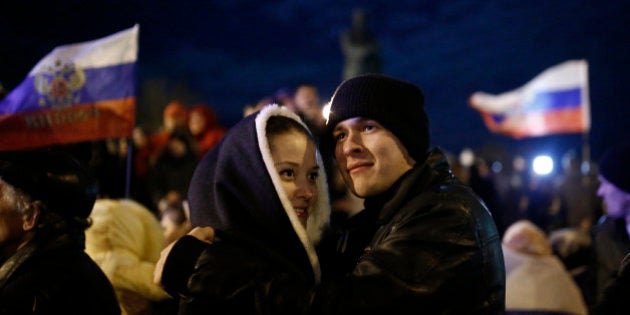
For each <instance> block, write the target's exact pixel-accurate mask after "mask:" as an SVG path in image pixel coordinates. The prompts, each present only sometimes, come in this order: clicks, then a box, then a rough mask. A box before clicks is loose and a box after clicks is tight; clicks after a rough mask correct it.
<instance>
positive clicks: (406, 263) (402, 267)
mask: <svg viewBox="0 0 630 315" xmlns="http://www.w3.org/2000/svg"><path fill="white" fill-rule="evenodd" d="M327 127H328V129H327V134H326V137H327V138H325V139H324V140H325V141H324V142H323V145H324V149H328V150H331V151H332V152H333V153H334V156H335V159H336V162H337V166H338V167H339V169H340V172H341V173H342V176H343V178H344V181H345V182H346V185H347V186H348V187H349V188H350V190H351V191H352V192H353V193H354V194H356V195H357V196H359V197H361V198H365V204H364V206H365V209H364V210H363V211H361V212H359V213H358V214H357V215H355V216H352V217H350V218H349V220H348V222H345V223H344V224H343V226H344V229H343V230H342V231H341V232H340V233H339V232H338V233H337V236H338V238H337V239H336V241H335V242H332V243H333V244H336V245H339V246H335V249H334V250H332V251H331V250H330V249H328V250H327V249H326V248H323V249H322V251H321V253H322V260H323V262H322V266H323V267H322V268H323V269H322V273H323V275H324V276H326V275H328V276H329V278H328V280H329V281H326V279H325V280H324V281H323V282H322V283H323V285H322V288H320V289H319V290H318V291H317V293H316V296H315V305H316V306H317V307H319V308H321V310H322V313H325V314H337V313H339V314H341V313H346V314H354V313H356V314H359V312H361V313H370V314H372V313H396V314H400V313H427V314H438V313H439V314H499V313H502V312H503V310H504V307H505V305H504V301H505V270H504V269H505V268H504V264H503V256H502V250H501V240H500V236H499V234H498V233H497V229H496V226H495V224H494V221H493V219H492V217H491V215H490V213H489V211H488V209H487V208H486V206H485V205H484V203H483V201H481V200H480V199H479V198H478V197H477V196H476V195H475V194H474V193H473V192H472V190H471V189H470V188H468V187H466V186H465V185H463V184H461V183H460V182H459V181H458V179H457V178H455V177H454V176H453V173H452V171H451V169H450V166H449V164H448V162H447V160H446V157H445V155H444V153H442V152H441V151H440V150H439V149H432V150H430V149H429V142H430V137H429V124H428V118H427V115H426V113H425V111H424V96H423V94H422V91H421V90H420V89H419V88H418V87H417V86H415V85H413V84H411V83H409V82H405V81H402V80H399V79H395V78H392V77H388V76H384V75H374V74H369V75H363V76H359V77H355V78H352V79H349V80H346V81H344V82H343V83H342V84H341V85H340V86H339V87H338V88H337V90H336V92H335V94H334V95H333V97H332V101H331V108H330V116H329V120H328V123H327Z"/></svg>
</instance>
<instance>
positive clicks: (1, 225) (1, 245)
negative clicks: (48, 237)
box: [0, 181, 27, 260]
mask: <svg viewBox="0 0 630 315" xmlns="http://www.w3.org/2000/svg"><path fill="white" fill-rule="evenodd" d="M9 193H13V189H10V188H9V187H8V186H7V185H6V184H5V183H3V182H2V181H0V260H1V258H2V256H4V257H5V258H6V257H9V256H11V255H13V254H14V253H15V251H16V250H17V248H18V247H19V246H20V244H21V243H22V242H23V240H24V237H25V235H26V233H27V232H26V231H25V230H24V228H23V226H24V219H23V218H24V216H23V215H22V214H20V212H19V211H18V210H17V209H16V205H15V204H13V203H12V202H10V201H11V200H13V198H11V197H8V196H6V194H9Z"/></svg>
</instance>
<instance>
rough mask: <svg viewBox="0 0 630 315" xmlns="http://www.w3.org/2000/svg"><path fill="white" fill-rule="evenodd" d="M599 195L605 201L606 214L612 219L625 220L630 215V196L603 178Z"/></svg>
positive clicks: (598, 191) (601, 178)
mask: <svg viewBox="0 0 630 315" xmlns="http://www.w3.org/2000/svg"><path fill="white" fill-rule="evenodd" d="M599 181H600V184H599V188H598V189H597V195H598V196H599V197H601V198H602V199H603V200H604V206H605V208H606V214H607V215H608V216H609V217H611V218H615V219H618V218H625V217H627V216H629V215H630V194H629V193H627V192H625V191H623V190H621V189H619V188H617V186H615V185H613V184H612V183H611V182H609V181H608V180H606V178H604V177H603V176H601V175H600V176H599Z"/></svg>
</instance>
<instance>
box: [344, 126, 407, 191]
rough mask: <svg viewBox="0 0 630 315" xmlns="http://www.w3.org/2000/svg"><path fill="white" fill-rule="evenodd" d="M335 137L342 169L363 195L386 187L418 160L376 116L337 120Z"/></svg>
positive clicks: (349, 182)
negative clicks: (411, 155) (374, 118)
mask: <svg viewBox="0 0 630 315" xmlns="http://www.w3.org/2000/svg"><path fill="white" fill-rule="evenodd" d="M333 137H334V139H335V140H334V141H335V158H336V160H337V163H338V166H339V171H340V172H341V175H342V176H343V179H344V181H345V182H346V185H347V186H348V187H349V188H350V190H351V191H352V192H353V193H354V194H355V195H357V196H359V197H362V198H365V197H370V196H374V195H378V194H380V193H382V192H384V191H386V190H387V189H389V188H390V187H391V185H392V184H393V183H394V182H396V180H398V178H400V176H402V175H403V174H404V173H405V172H407V171H408V170H410V169H411V168H412V167H413V165H414V164H415V161H414V160H413V159H412V158H411V157H410V156H409V153H408V152H407V150H406V149H405V148H404V146H403V145H402V144H401V143H400V140H398V138H397V137H396V136H394V134H393V133H391V131H389V130H387V129H386V128H385V127H383V126H382V125H381V124H379V123H378V122H377V121H375V120H371V119H365V118H361V117H355V118H350V119H346V120H344V121H342V122H340V123H338V124H337V126H336V127H335V129H334V131H333Z"/></svg>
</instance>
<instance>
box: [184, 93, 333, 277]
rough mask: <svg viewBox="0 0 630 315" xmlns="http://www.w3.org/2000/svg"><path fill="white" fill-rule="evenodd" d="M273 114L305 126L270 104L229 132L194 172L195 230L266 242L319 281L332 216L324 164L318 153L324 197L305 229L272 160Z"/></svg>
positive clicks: (192, 208) (191, 193)
mask: <svg viewBox="0 0 630 315" xmlns="http://www.w3.org/2000/svg"><path fill="white" fill-rule="evenodd" d="M272 116H284V117H288V118H290V119H293V120H295V121H298V122H299V123H300V124H301V125H303V126H304V128H306V125H304V123H303V122H302V121H301V120H300V118H299V117H298V116H297V115H296V114H294V113H293V112H291V111H289V110H287V109H286V108H284V107H279V106H277V105H269V106H266V107H264V108H263V109H262V110H261V111H259V112H258V113H255V114H252V115H250V116H247V117H245V118H243V119H242V120H241V121H240V122H239V123H238V124H236V125H235V126H233V127H232V128H230V130H229V131H228V132H227V134H226V135H225V136H224V138H223V139H222V140H221V142H219V143H218V144H217V145H216V146H215V147H214V148H213V149H212V150H211V151H210V152H209V153H208V154H207V155H206V156H204V158H203V159H202V160H201V161H200V162H199V165H198V166H197V169H196V170H195V173H194V175H193V178H192V180H191V183H190V187H189V192H188V201H189V205H190V217H191V223H192V225H193V227H196V226H212V227H213V228H215V229H216V230H217V231H218V232H219V233H217V234H218V235H220V234H221V233H226V234H229V235H232V236H236V237H238V238H240V239H246V240H251V241H252V244H262V245H263V246H266V247H268V248H269V249H270V250H273V251H276V252H277V253H278V254H280V255H281V256H282V257H285V258H286V259H288V260H290V261H293V262H295V264H296V265H297V266H299V267H300V268H302V269H304V271H305V272H309V273H310V272H312V273H313V276H314V278H315V281H316V282H319V279H320V268H319V261H318V258H317V255H316V253H315V249H314V245H315V244H317V242H319V240H320V238H321V234H322V231H323V229H324V228H325V226H326V225H327V223H328V220H329V216H330V202H329V197H328V190H327V188H326V187H327V186H326V185H327V183H326V174H325V171H324V165H323V162H322V159H321V156H320V155H319V153H318V156H317V163H318V164H319V169H320V174H319V177H318V180H317V188H318V195H319V197H318V201H317V203H316V204H315V206H314V207H313V209H309V218H308V222H307V229H304V228H303V227H302V225H301V224H300V222H299V219H298V218H297V216H296V214H295V210H294V209H293V207H292V205H291V202H290V200H289V198H288V196H287V195H286V193H285V191H284V189H283V188H282V185H281V180H280V177H279V175H278V174H277V171H276V170H275V166H274V163H273V159H272V156H271V151H270V148H269V143H268V140H267V137H266V132H265V130H266V126H267V122H268V121H269V118H270V117H272ZM300 248H301V249H302V250H301V249H300ZM307 266H310V267H307ZM307 269H308V270H307Z"/></svg>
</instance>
